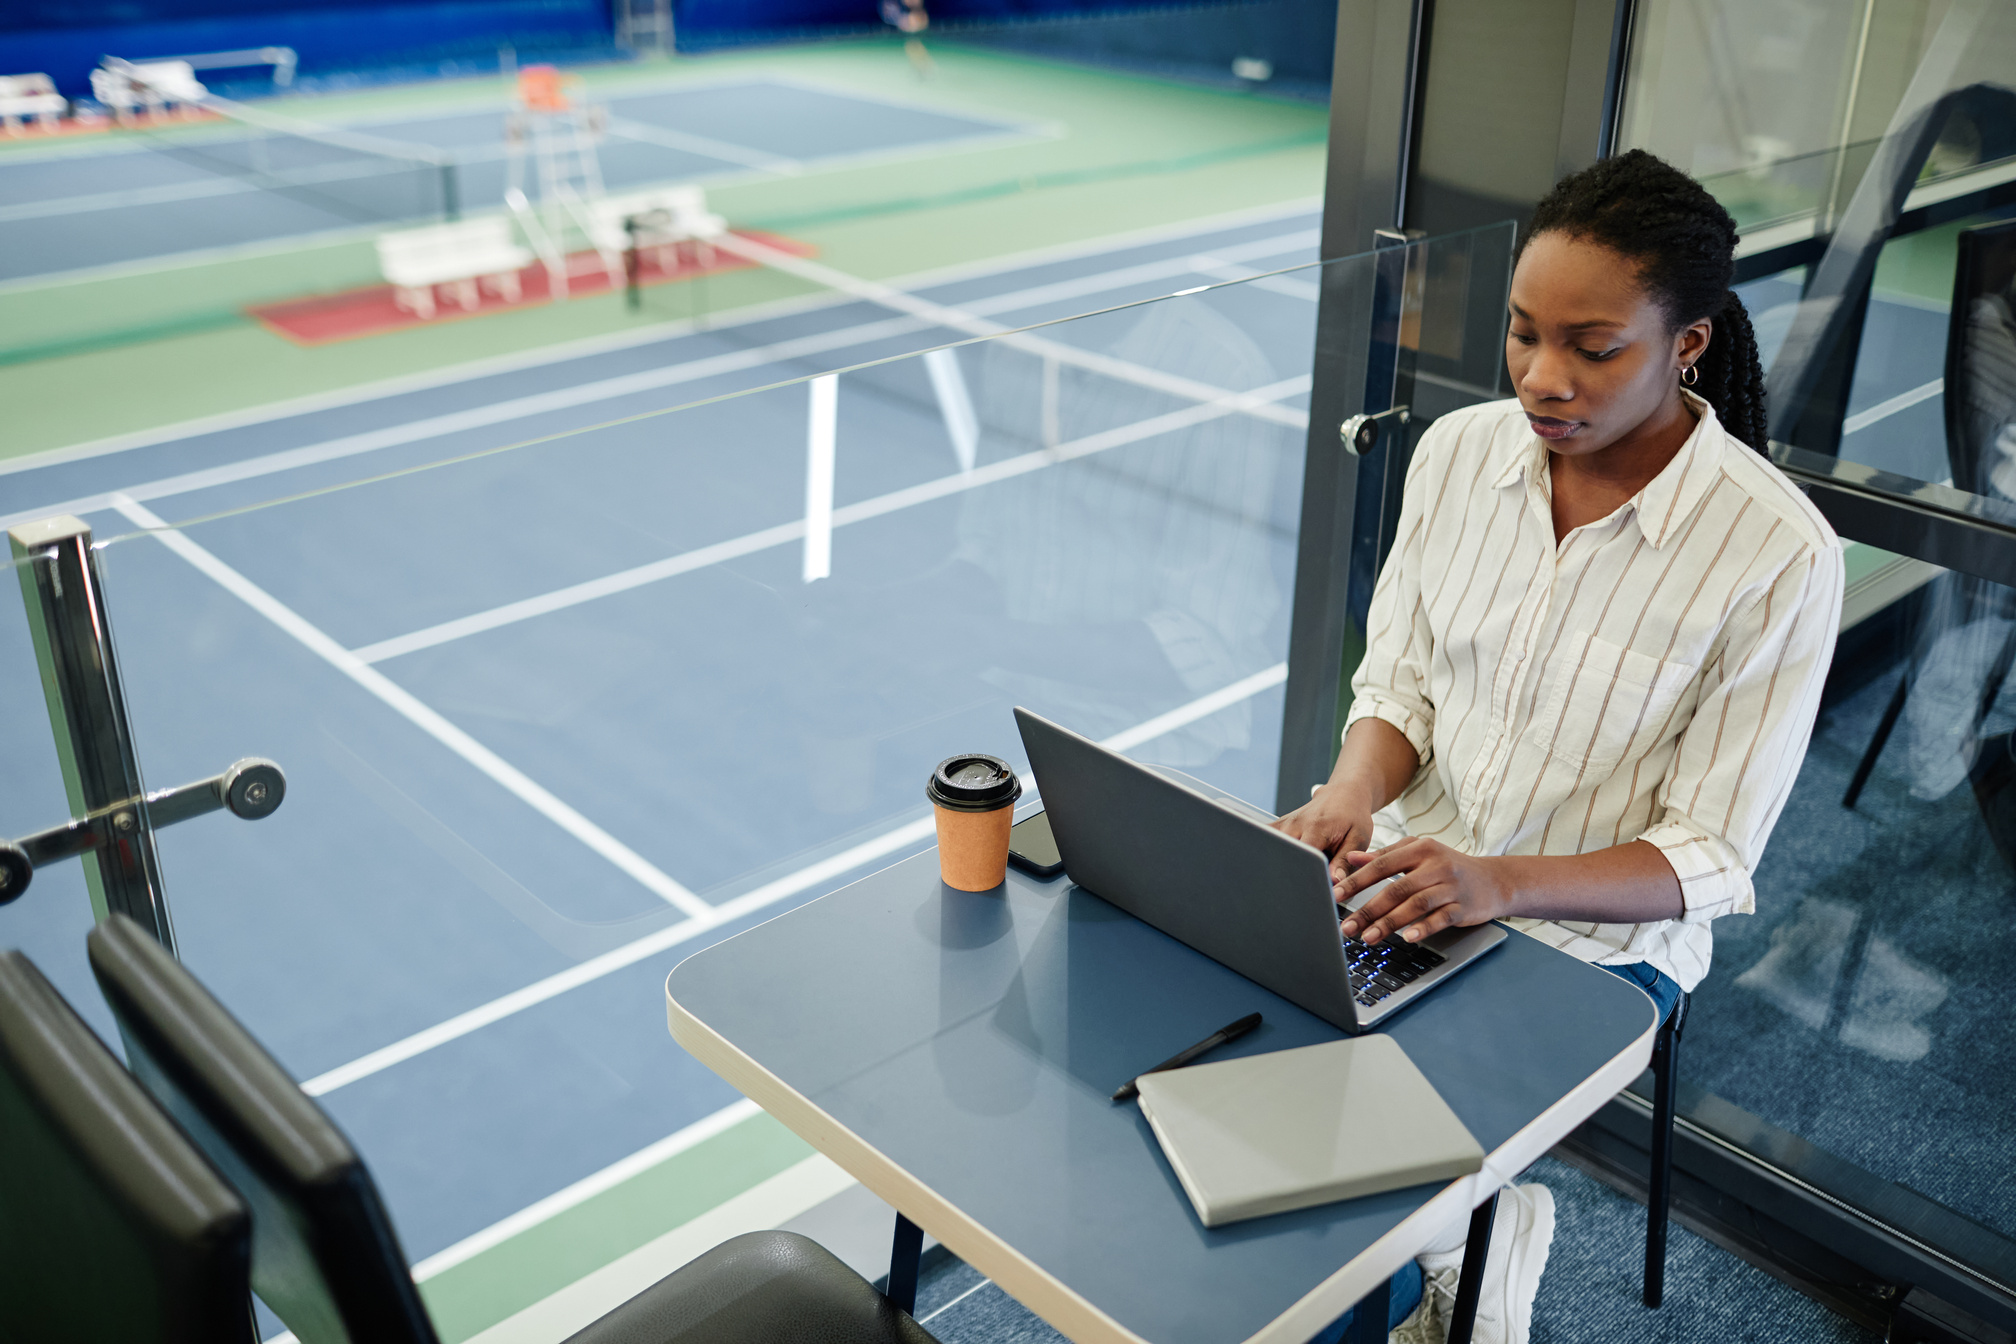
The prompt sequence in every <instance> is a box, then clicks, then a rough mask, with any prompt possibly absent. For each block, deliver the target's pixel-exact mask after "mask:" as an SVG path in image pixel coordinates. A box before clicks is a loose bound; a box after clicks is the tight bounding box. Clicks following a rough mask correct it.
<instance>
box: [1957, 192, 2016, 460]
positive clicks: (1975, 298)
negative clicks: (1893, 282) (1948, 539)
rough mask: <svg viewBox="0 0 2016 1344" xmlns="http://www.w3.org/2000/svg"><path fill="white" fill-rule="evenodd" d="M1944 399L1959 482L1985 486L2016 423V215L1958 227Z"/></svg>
mask: <svg viewBox="0 0 2016 1344" xmlns="http://www.w3.org/2000/svg"><path fill="white" fill-rule="evenodd" d="M1945 402H1946V456H1947V460H1948V463H1949V464H1950V465H1951V467H1952V469H1953V484H1955V485H1957V486H1959V487H1960V488H1961V489H1962V490H1971V491H1974V492H1975V493H1977V494H1978V493H1982V492H1985V491H1986V490H1987V488H1988V475H1989V473H1990V472H1992V471H1994V470H1995V468H1996V466H1997V465H1998V464H1999V463H2000V461H2001V457H2000V455H1999V454H1997V453H1996V451H1995V440H1996V439H1997V438H1998V437H2000V435H2001V434H2002V432H2003V431H2004V429H2005V428H2010V427H2016V219H2009V220H2002V221H2000V222H1998V223H1994V224H1983V225H1980V226H1979V227H1977V228H1972V229H1963V230H1962V231H1961V233H1960V237H1959V248H1958V254H1957V261H1956V264H1955V266H1954V270H1953V307H1952V310H1951V311H1950V313H1949V314H1948V316H1947V319H1946V387H1945ZM2005 493H2009V492H2007V491H2005Z"/></svg>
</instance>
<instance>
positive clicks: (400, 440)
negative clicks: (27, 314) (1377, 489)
mask: <svg viewBox="0 0 2016 1344" xmlns="http://www.w3.org/2000/svg"><path fill="white" fill-rule="evenodd" d="M1308 236H1309V231H1306V230H1305V231H1298V232H1296V233H1293V234H1286V235H1282V236H1281V237H1279V238H1272V239H1261V240H1258V241H1256V242H1253V243H1249V244H1246V245H1245V246H1244V247H1240V248H1227V249H1224V251H1223V253H1222V255H1228V256H1229V255H1237V254H1244V253H1250V254H1252V255H1256V256H1269V255H1278V254H1279V253H1280V252H1284V251H1289V250H1292V249H1294V248H1296V247H1300V246H1303V245H1304V239H1305V238H1306V237H1308ZM1189 273H1190V266H1189V260H1188V258H1172V259H1170V260H1167V261H1159V262H1149V263H1145V264H1143V265H1140V266H1133V267H1129V268H1126V269H1125V270H1121V271H1109V272H1105V273H1103V274H1100V275H1095V276H1084V277H1080V278H1078V279H1075V280H1067V281H1058V282H1054V283H1052V284H1048V285H1038V286H1035V287H1033V288H1030V289H1024V290H1017V291H1013V292H1011V293H1007V294H1001V295H996V296H993V297H991V298H987V299H982V300H979V301H976V302H973V303H970V304H968V305H966V308H965V311H966V312H968V313H972V314H977V315H982V316H984V315H987V314H991V313H998V312H1011V311H1014V310H1015V309H1018V308H1025V307H1032V306H1035V305H1037V304H1043V303H1054V302H1058V301H1060V300H1063V299H1069V298H1076V297H1080V296H1082V295H1085V294H1093V293H1099V292H1101V291H1104V290H1110V289H1116V288H1121V287H1123V286H1126V285H1129V284H1139V283H1143V282H1147V281H1152V280H1157V279H1164V278H1167V277H1169V276H1172V275H1187V274H1189ZM932 325H934V324H933V323H931V322H929V321H926V320H924V319H922V318H918V317H914V316H903V317H889V318H882V319H879V320H877V321H874V322H864V323H861V324H859V325H857V326H852V327H842V328H839V329H837V330H834V331H829V332H819V333H815V334H813V335H809V336H798V337H793V338H791V339H789V340H783V341H777V342H774V343H772V344H770V345H765V346H758V347H755V348H753V349H748V350H735V351H729V352H727V353H725V354H720V355H708V356H705V357H703V358H700V359H694V360H688V361H686V362H684V363H681V364H673V365H669V366H667V367H665V368H662V369H646V370H642V371H640V372H637V373H628V374H622V375H619V376H617V377H614V378H603V379H599V380H597V381H595V382H591V383H577V384H574V385H573V386H571V387H562V388H555V389H553V390H551V391H548V392H539V393H534V394H532V395H530V396H525V397H516V398H512V399H510V400H507V401H500V402H493V403H491V404H489V405H485V406H474V407H470V408H468V409H465V410H460V411H450V412H447V413H446V414H442V415H435V416H429V417H427V418H426V419H423V420H414V421H409V422H407V423H406V424H403V425H390V426H386V427H385V428H382V429H374V430H367V431H365V432H363V433H360V434H346V435H344V436H342V437H341V438H336V439H327V440H324V441H322V442H321V443H311V444H306V445H304V446H302V447H300V448H287V449H283V450H281V451H279V452H275V453H266V454H263V455H261V456H259V457H252V458H246V459H244V460H242V461H238V462H231V463H226V464H225V465H223V466H217V467H206V468H203V469H202V470H198V471H189V472H182V473H180V474H178V475H174V476H166V477H161V478H159V479H156V480H153V481H148V482H145V483H143V484H139V485H131V486H127V487H125V488H124V489H121V490H116V491H115V490H108V491H105V492H102V493H100V494H93V495H83V496H79V497H78V498H75V499H69V500H64V501H62V502H61V503H55V504H47V505H37V506H35V507H33V508H29V509H21V510H17V511H16V512H14V513H10V514H7V515H6V516H4V517H0V528H8V527H13V526H16V525H18V524H20V523H24V522H33V521H35V520H36V519H40V518H47V517H50V516H52V515H55V514H63V513H72V514H85V513H93V512H96V511H97V510H99V509H104V508H108V507H110V505H111V502H112V497H113V496H114V495H115V494H118V495H124V496H126V497H127V498H129V499H135V500H140V501H143V502H144V501H148V500H157V499H166V498H169V497H171V496H174V495H181V494H188V493H191V492H193V491H197V490H208V489H213V488H215V487H217V486H220V485H231V484H234V483H236V482H239V481H246V480H253V479H256V478H259V477H263V476H270V475H275V474H277V473H280V472H286V471H295V470H299V469H300V468H302V467H308V466H314V465H316V464H318V463H322V462H332V461H336V460H339V459H342V458H348V457H356V456H359V455H362V454H366V453H374V452H379V451H382V450H383V449H386V448H395V447H401V446H404V445H406V444H410V443H417V442H420V441H422V440H426V439H432V438H440V437H443V436H445V435H449V434H459V433H462V432H464V431H466V430H470V429H480V428H484V427H487V426H490V425H496V424H503V423H505V422H508V421H511V420H517V419H522V418H524V417H527V416H533V415H542V414H546V413H548V412H551V411H557V410H567V409H571V408H573V407H576V406H583V405H587V404H590V403H592V402H597V401H606V400H612V399H614V398H617V397H623V396H632V395H635V394H637V393H639V392H647V391H655V390H657V389H660V388H665V387H673V386H677V385H679V384H682V383H690V382H696V381H699V380H702V379H706V378H714V377H720V376H723V375H725V374H729V373H739V372H743V371H746V370H749V369H755V368H761V367H762V366H764V365H765V364H771V363H782V362H786V361H789V360H793V359H802V358H806V357H808V356H811V355H818V354H827V353H830V352H832V351H835V350H844V349H847V348H849V347H851V346H855V345H862V344H866V343H868V342H870V341H876V340H885V339H889V338H891V337H895V336H902V335H906V334H908V333H911V332H914V331H920V330H924V329H926V328H928V327H929V326H932ZM0 474H4V468H0Z"/></svg>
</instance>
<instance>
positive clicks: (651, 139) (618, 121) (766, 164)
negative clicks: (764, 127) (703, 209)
mask: <svg viewBox="0 0 2016 1344" xmlns="http://www.w3.org/2000/svg"><path fill="white" fill-rule="evenodd" d="M609 129H610V130H611V131H613V132H615V133H616V134H617V135H620V136H622V137H624V138H625V139H627V140H637V141H641V142H642V143H644V144H647V145H662V146H663V147H664V148H666V149H677V150H682V151H684V152H685V153H688V154H698V155H701V156H702V157H704V158H709V159H719V160H721V161H722V162H723V163H739V164H741V165H742V166H743V167H744V168H754V169H756V170H757V171H759V172H764V173H775V174H776V175H777V176H779V177H796V176H798V175H799V174H801V173H803V172H804V171H805V160H803V159H791V158H786V157H784V156H783V155H781V154H768V153H765V152H764V151H763V150H760V149H751V148H749V147H748V146H747V145H735V144H730V143H729V142H728V141H726V140H716V139H714V138H713V137H712V136H706V135H693V134H691V133H690V132H687V131H675V130H673V129H671V128H670V127H667V126H652V125H648V124H647V123H645V122H641V121H632V120H630V118H628V117H614V116H612V117H610V118H609Z"/></svg>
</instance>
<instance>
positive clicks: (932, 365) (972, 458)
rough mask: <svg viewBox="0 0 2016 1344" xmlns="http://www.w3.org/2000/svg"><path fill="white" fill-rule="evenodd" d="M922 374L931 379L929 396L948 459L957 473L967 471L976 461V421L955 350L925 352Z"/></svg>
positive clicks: (977, 435) (977, 424) (977, 445)
mask: <svg viewBox="0 0 2016 1344" xmlns="http://www.w3.org/2000/svg"><path fill="white" fill-rule="evenodd" d="M924 371H925V372H926V373H928V374H929V375H931V394H932V395H933V396H934V397H936V398H937V399H938V415H939V417H940V418H941V419H943V420H944V421H945V437H946V438H948V439H950V440H951V441H952V456H953V459H954V460H955V461H957V462H958V463H959V470H961V471H971V470H973V464H974V463H975V462H976V461H978V460H979V453H980V417H979V416H978V415H976V414H974V411H973V396H972V394H971V393H970V392H968V391H967V390H966V378H965V375H963V374H962V373H960V372H959V352H958V351H957V350H951V349H944V350H927V351H925V352H924Z"/></svg>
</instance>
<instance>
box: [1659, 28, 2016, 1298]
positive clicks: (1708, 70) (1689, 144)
mask: <svg viewBox="0 0 2016 1344" xmlns="http://www.w3.org/2000/svg"><path fill="white" fill-rule="evenodd" d="M2012 69H2016V11H2012V10H2011V9H2010V7H2009V6H2007V5H1960V4H1954V5H1943V6H1941V5H1934V6H1920V5H1902V4H1893V3H1889V2H1888V0H1867V2H1866V3H1857V4H1854V5H1839V6H1831V7H1830V6H1811V5H1804V4H1796V3H1768V4H1751V3H1744V4H1736V3H1724V2H1723V0H1646V3H1643V4H1641V5H1640V6H1639V7H1638V13H1637V18H1636V27H1635V28H1634V37H1633V55H1632V59H1631V63H1630V73H1629V77H1628V79H1627V82H1626V93H1625V110H1624V115H1623V119H1622V120H1623V129H1622V132H1621V141H1622V143H1624V144H1627V145H1641V146H1643V147H1645V148H1648V149H1651V150H1652V151H1654V152H1656V153H1659V154H1661V155H1662V156H1664V157H1667V158H1668V159H1670V160H1672V161H1673V162H1675V163H1676V164H1678V165H1680V166H1681V167H1683V168H1686V169H1688V170H1689V171H1691V172H1693V173H1694V174H1695V175H1696V176H1697V177H1698V178H1699V179H1700V180H1701V181H1702V182H1703V183H1704V184H1705V185H1707V186H1708V187H1709V189H1710V190H1712V191H1713V192H1714V193H1715V194H1716V196H1717V197H1718V199H1720V200H1721V201H1722V202H1723V203H1724V204H1725V205H1726V206H1727V207H1728V208H1729V209H1730V210H1731V212H1732V213H1734V214H1735V215H1736V217H1737V220H1738V223H1739V225H1740V226H1741V227H1742V229H1743V241H1742V244H1741V247H1740V249H1739V274H1740V275H1741V276H1742V277H1743V279H1744V283H1743V284H1742V285H1740V286H1739V292H1741V293H1742V295H1743V297H1744V299H1745V303H1746V306H1747V307H1748V308H1749V310H1750V312H1751V314H1752V318H1753V321H1754V324H1755V328H1756V331H1757V335H1758V342H1759V346H1760V354H1761V357H1762V360H1763V362H1764V365H1765V367H1766V372H1767V388H1768V394H1769V402H1770V410H1771V433H1772V438H1773V440H1774V442H1773V443H1772V445H1771V455H1772V457H1773V459H1774V460H1775V461H1776V462H1777V463H1778V464H1779V465H1780V466H1781V467H1782V468H1783V469H1784V470H1785V471H1786V472H1787V473H1788V474H1789V475H1790V476H1791V477H1792V478H1793V479H1794V480H1795V481H1797V482H1798V483H1800V484H1801V485H1802V486H1804V487H1806V488H1807V489H1808V491H1809V494H1810V495H1811V497H1812V498H1813V500H1814V502H1815V503H1816V504H1818V505H1820V507H1821V508H1822V509H1823V511H1825V512H1827V513H1828V515H1829V516H1830V518H1832V519H1833V520H1834V521H1835V523H1836V526H1837V530H1838V531H1840V533H1841V534H1842V536H1843V538H1844V540H1845V541H1846V543H1847V549H1848V556H1847V565H1848V586H1847V594H1846V602H1845V605H1844V611H1843V617H1842V628H1841V633H1840V638H1839V644H1838V646H1837V648H1836V652H1835V657H1834V664H1833V669H1832V672H1831V674H1830V676H1829V680H1828V683H1827V691H1826V697H1825V701H1824V703H1823V707H1822V710H1821V715H1820V719H1819V722H1818V725H1817V727H1816V729H1815V733H1814V738H1813V743H1812V747H1811V749H1810V750H1809V752H1808V754H1807V756H1806V758H1805V761H1804V763H1803V766H1802V768H1801V773H1800V775H1799V779H1798V783H1797V785H1796V787H1795V789H1794V791H1793V793H1792V796H1791V800H1790V802H1789V803H1788V804H1787V806H1786V809H1785V812H1784V814H1783V815H1782V817H1781V818H1780V820H1779V822H1778V824H1777V827H1776V830H1775V831H1774V833H1773V837H1772V841H1771V846H1770V849H1769V850H1768V851H1767V853H1766V856H1765V859H1764V861H1763V864H1762V866H1761V867H1760V869H1759V870H1758V872H1757V874H1756V885H1757V913H1756V914H1755V915H1754V916H1751V917H1748V918H1745V919H1729V920H1721V921H1718V922H1717V926H1716V943H1717V947H1716V967H1715V970H1714V973H1713V974H1712V975H1710V976H1709V978H1708V979H1707V980H1706V981H1705V982H1703V984H1702V986H1701V987H1700V989H1699V991H1698V992H1697V993H1696V994H1695V996H1694V1009H1693V1016H1692V1018H1691V1019H1690V1022H1689V1029H1688V1032H1687V1046H1686V1051H1685V1053H1684V1055H1683V1062H1682V1073H1683V1079H1684V1081H1685V1083H1686V1084H1688V1085H1693V1086H1697V1087H1698V1088H1699V1089H1700V1091H1699V1092H1697V1093H1695V1094H1694V1096H1693V1102H1692V1104H1691V1107H1690V1108H1689V1113H1690V1116H1691V1119H1692V1120H1693V1121H1694V1122H1695V1123H1697V1124H1698V1125H1699V1126H1701V1127H1703V1128H1704V1129H1706V1130H1708V1131H1710V1132H1712V1133H1713V1134H1715V1135H1716V1136H1718V1137H1719V1138H1720V1139H1721V1140H1723V1141H1724V1142H1726V1143H1730V1144H1734V1145H1736V1146H1738V1147H1740V1148H1743V1149H1745V1150H1746V1151H1749V1152H1750V1153H1751V1154H1752V1155H1753V1156H1756V1157H1759V1158H1761V1159H1763V1160H1765V1161H1767V1162H1773V1163H1777V1162H1784V1161H1787V1160H1789V1159H1788V1158H1787V1156H1786V1154H1787V1152H1788V1151H1789V1149H1788V1146H1787V1145H1798V1144H1801V1143H1810V1144H1811V1145H1813V1146H1814V1147H1816V1148H1817V1149H1818V1150H1821V1153H1822V1156H1823V1157H1825V1159H1826V1162H1827V1164H1828V1165H1825V1166H1824V1171H1825V1172H1826V1173H1827V1175H1826V1176H1825V1177H1824V1178H1822V1177H1814V1179H1816V1180H1819V1181H1821V1183H1822V1184H1824V1185H1825V1187H1826V1188H1825V1189H1824V1190H1823V1192H1822V1194H1823V1197H1824V1198H1825V1199H1827V1200H1830V1201H1834V1202H1835V1203H1836V1204H1837V1205H1839V1206H1841V1207H1846V1208H1850V1209H1853V1210H1856V1211H1857V1212H1858V1213H1859V1214H1860V1215H1862V1216H1865V1217H1867V1218H1870V1219H1873V1220H1875V1221H1877V1222H1878V1223H1881V1224H1884V1225H1887V1226H1888V1227H1890V1228H1892V1229H1895V1230H1900V1231H1901V1232H1902V1233H1903V1234H1904V1235H1905V1236H1907V1237H1909V1238H1911V1239H1914V1240H1915V1243H1916V1244H1917V1245H1919V1246H1921V1247H1927V1246H1929V1247H1930V1248H1931V1250H1930V1252H1929V1254H1931V1255H1932V1256H1934V1257H1935V1258H1940V1259H1943V1261H1944V1262H1945V1263H1947V1264H1958V1265H1960V1266H1962V1267H1963V1269H1962V1271H1961V1273H1962V1275H1963V1277H1965V1276H1972V1280H1973V1281H1974V1282H1977V1283H1979V1282H1985V1283H1989V1284H1995V1285H1999V1286H2000V1287H2001V1289H2002V1291H2003V1292H2005V1293H2006V1292H2009V1291H2011V1289H2012V1286H2016V1273H2012V1271H2016V1241H2012V1240H2010V1238H2012V1237H2016V1211H2012V1206H2011V1204H2010V1201H2009V1199H2008V1195H2007V1191H2006V1188H2005V1187H2006V1184H2007V1183H2006V1182H2005V1181H2003V1180H2002V1179H2001V1175H2000V1173H2002V1172H2004V1171H2006V1170H2007V1168H2008V1166H2009V1162H2010V1157H2011V1153H2010V1151H2009V1145H2010V1138H2011V1135H2010V1130H2009V1126H2008V1124H2007V1122H2006V1118H2005V1116H2006V1112H2007V1109H2008V1106H2009V1104H2010V1102H2011V1100H2012V1091H2011V1088H2012V1084H2011V1082H2010V1080H2011V1079H2012V1078H2016V1072H2012V1071H2011V1069H2010V1068H2009V1065H2008V1060H2007V1058H2006V1057H2007V1056H2008V1055H2009V1054H2010V1053H2011V1051H2012V1050H2016V1034H2012V1033H2011V1032H2010V1031H2009V1029H2008V1026H2007V1023H2006V1021H2004V1019H2003V1015H2002V1014H2000V1013H1999V1012H1998V1011H1997V1010H1996V1008H1995V1004H1996V1003H1997V1001H1998V984H1999V981H1998V978H1997V972H1998V969H1999V967H2000V965H2001V964H2002V962H2003V961H2004V960H2005V959H2006V955H2007V948H2006V947H2005V946H2004V944H2005V943H2006V941H2007V939H2008V936H2009V934H2008V929H2009V921H2008V920H2007V919H2006V918H2005V917H2004V910H2005V908H2006V906H2007V903H2008V901H2009V899H2010V898H2011V896H2012V895H2016V868H2012V855H2016V848H2012V837H2016V811H2012V810H2011V802H2010V799H2011V798H2012V797H2016V795H2012V794H2011V793H2010V781H2011V780H2012V779H2016V774H2012V769H2011V760H2012V758H2011V756H2010V752H2009V741H2008V738H2009V730H2010V728H2011V727H2012V725H2016V720H2012V718H2011V713H2012V710H2011V706H2012V703H2016V702H2012V701H2011V700H2010V698H2009V695H2008V682H2009V677H2010V671H2011V665H2012V660H2011V652H2012V650H2016V641H2012V639H2011V638H2010V632H2011V630H2012V629H2016V602H2012V600H2011V593H2010V589H2009V588H2008V587H2006V586H2005V584H2007V583H2008V582H2010V581H2011V580H2016V494H2012V493H2011V490H2010V486H2011V485H2012V484H2016V475H2012V472H2016V468H2012V467H2011V466H2010V465H2009V457H2010V454H2011V452H2012V450H2016V321H2012V319H2011V317H2010V313H2011V311H2012V300H2016V290H2012V277H2016V222H2012V221H2011V219H2010V216H2011V215H2012V213H2016V211H2012V206H2016V187H2012V184H2016V80H2012V78H2011V75H2010V71H2011V70H2012ZM1690 108H1691V109H1692V110H1691V111H1687V109H1690ZM1683 111H1686V115H1682V113H1683ZM1830 1155H1831V1156H1830ZM1834 1159H1842V1162H1840V1163H1835V1162H1834ZM1822 1169H1823V1168H1819V1167H1815V1168H1813V1170H1815V1171H1818V1170H1822Z"/></svg>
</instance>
